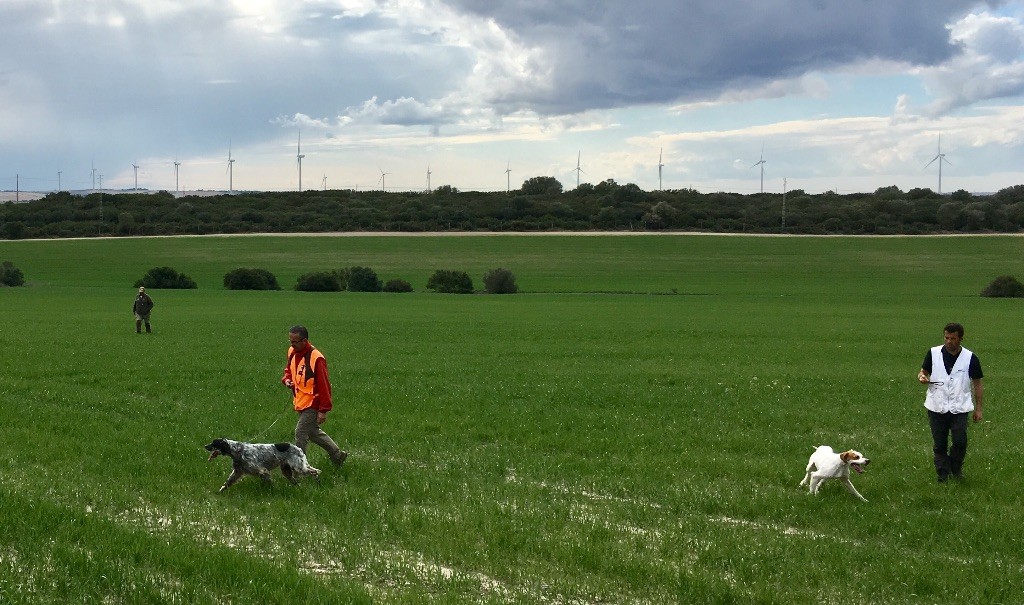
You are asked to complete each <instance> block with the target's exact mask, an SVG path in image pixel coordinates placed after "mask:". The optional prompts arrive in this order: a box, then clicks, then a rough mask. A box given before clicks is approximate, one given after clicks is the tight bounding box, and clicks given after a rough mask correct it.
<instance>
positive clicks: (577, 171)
mask: <svg viewBox="0 0 1024 605" xmlns="http://www.w3.org/2000/svg"><path fill="white" fill-rule="evenodd" d="M582 155H583V152H582V151H578V152H576V188H577V189H579V188H580V173H581V172H583V169H582V168H580V157H581V156H582Z"/></svg>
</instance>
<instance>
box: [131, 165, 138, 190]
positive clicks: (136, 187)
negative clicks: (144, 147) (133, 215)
mask: <svg viewBox="0 0 1024 605" xmlns="http://www.w3.org/2000/svg"><path fill="white" fill-rule="evenodd" d="M132 168H134V169H135V190H136V191H138V190H139V165H138V164H132Z"/></svg>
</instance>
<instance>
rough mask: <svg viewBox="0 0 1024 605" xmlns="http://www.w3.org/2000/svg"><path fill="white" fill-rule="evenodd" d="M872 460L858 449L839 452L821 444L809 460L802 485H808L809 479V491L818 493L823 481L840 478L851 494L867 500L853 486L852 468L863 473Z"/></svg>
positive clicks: (864, 500)
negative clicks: (851, 478)
mask: <svg viewBox="0 0 1024 605" xmlns="http://www.w3.org/2000/svg"><path fill="white" fill-rule="evenodd" d="M870 462H871V461H870V460H868V459H867V458H865V457H864V455H863V454H861V453H860V452H858V451H856V450H847V451H845V452H843V453H841V454H837V453H836V452H834V451H832V448H830V447H829V446H827V445H820V446H818V448H817V449H816V450H814V453H813V454H811V459H810V460H808V461H807V474H805V475H804V480H803V481H801V482H800V486H801V487H803V486H804V485H807V484H808V481H809V482H810V487H809V488H808V489H809V491H810V492H811V493H812V494H817V493H818V488H820V487H821V483H822V481H825V480H826V479H839V481H841V482H842V484H843V485H845V486H846V489H847V490H849V492H850V493H851V494H853V495H854V496H857V497H858V498H860V499H861V500H862V501H863V502H867V498H865V497H864V496H862V495H860V492H858V491H857V488H855V487H853V483H851V482H850V469H851V468H852V469H853V470H855V471H857V472H858V473H863V472H864V467H865V466H867V465H868V463H870Z"/></svg>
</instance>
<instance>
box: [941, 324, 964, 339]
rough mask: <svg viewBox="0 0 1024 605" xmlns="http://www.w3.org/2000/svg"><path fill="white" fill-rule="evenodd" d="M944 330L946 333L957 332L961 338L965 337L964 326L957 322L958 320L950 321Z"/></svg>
mask: <svg viewBox="0 0 1024 605" xmlns="http://www.w3.org/2000/svg"><path fill="white" fill-rule="evenodd" d="M942 331H943V332H945V333H946V334H954V333H955V334H956V335H957V336H959V337H960V338H963V337H964V327H963V326H961V325H960V324H958V323H956V322H950V323H948V324H946V327H945V328H942Z"/></svg>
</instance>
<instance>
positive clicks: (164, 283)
mask: <svg viewBox="0 0 1024 605" xmlns="http://www.w3.org/2000/svg"><path fill="white" fill-rule="evenodd" d="M139 286H145V287H147V288H158V289H159V288H163V289H166V290H194V289H196V288H198V287H199V286H197V285H196V282H195V280H193V279H192V278H191V277H189V276H187V275H185V274H184V273H178V271H177V270H175V269H172V268H171V267H154V268H152V269H150V270H149V271H147V272H146V274H145V275H143V276H142V279H140V280H138V281H136V282H135V287H136V288H138V287H139Z"/></svg>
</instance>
